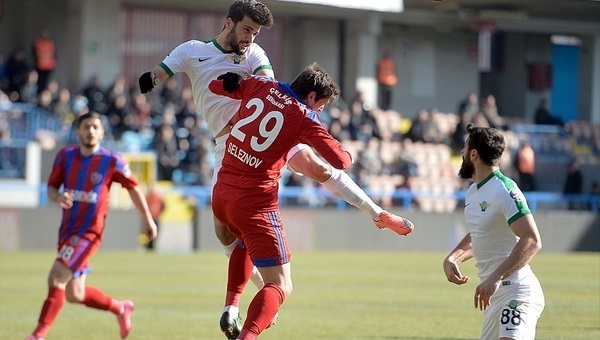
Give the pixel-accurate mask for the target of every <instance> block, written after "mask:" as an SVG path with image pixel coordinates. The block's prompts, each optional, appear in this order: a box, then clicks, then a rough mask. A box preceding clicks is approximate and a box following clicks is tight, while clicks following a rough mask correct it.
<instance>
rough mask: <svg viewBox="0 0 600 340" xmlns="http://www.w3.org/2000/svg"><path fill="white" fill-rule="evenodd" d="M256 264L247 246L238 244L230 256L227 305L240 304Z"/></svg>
mask: <svg viewBox="0 0 600 340" xmlns="http://www.w3.org/2000/svg"><path fill="white" fill-rule="evenodd" d="M253 267H254V264H253V263H252V261H250V257H249V256H248V252H247V251H246V247H244V246H242V245H238V246H237V247H235V249H234V250H233V252H232V253H231V257H230V258H229V268H228V271H227V294H226V296H225V306H239V301H240V296H241V295H242V292H243V291H244V288H245V287H246V283H248V280H249V279H250V275H251V273H252V268H253Z"/></svg>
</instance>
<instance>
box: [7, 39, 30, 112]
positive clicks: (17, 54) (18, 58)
mask: <svg viewBox="0 0 600 340" xmlns="http://www.w3.org/2000/svg"><path fill="white" fill-rule="evenodd" d="M5 68H6V78H7V79H8V85H7V88H6V94H7V95H8V96H9V98H10V100H12V101H13V102H16V101H21V100H20V96H21V89H22V88H23V86H24V85H25V83H26V82H27V76H28V74H29V71H30V70H31V65H29V62H28V61H27V54H26V53H25V50H24V49H23V48H20V47H18V48H16V49H15V50H14V51H13V52H12V53H11V55H10V56H9V57H8V59H7V60H6V64H5ZM36 82H37V80H36Z"/></svg>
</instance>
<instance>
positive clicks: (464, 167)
mask: <svg viewBox="0 0 600 340" xmlns="http://www.w3.org/2000/svg"><path fill="white" fill-rule="evenodd" d="M474 173H475V166H474V165H473V163H472V162H470V161H468V160H466V159H465V157H464V156H463V161H462V164H461V165H460V169H459V170H458V176H460V178H462V179H471V178H473V174H474Z"/></svg>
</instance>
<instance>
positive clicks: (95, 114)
mask: <svg viewBox="0 0 600 340" xmlns="http://www.w3.org/2000/svg"><path fill="white" fill-rule="evenodd" d="M92 118H98V119H100V121H101V122H102V115H101V114H99V113H98V112H96V111H90V112H87V113H85V114H82V115H81V116H79V117H77V119H76V120H75V127H76V128H79V126H80V125H81V123H82V122H83V121H84V120H87V119H92ZM102 123H103V125H104V122H102Z"/></svg>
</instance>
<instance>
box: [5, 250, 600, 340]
mask: <svg viewBox="0 0 600 340" xmlns="http://www.w3.org/2000/svg"><path fill="white" fill-rule="evenodd" d="M293 255H294V256H293V259H292V276H293V280H294V292H293V293H292V295H291V296H290V297H289V298H288V300H287V301H286V302H285V304H284V305H283V307H282V309H281V311H280V313H279V322H278V324H277V325H276V326H274V327H273V328H271V329H268V330H266V331H265V332H264V333H263V335H262V336H261V339H264V340H275V339H286V340H296V339H298V340H300V339H302V340H320V339H336V340H337V339H340V340H341V339H361V340H408V339H417V340H425V339H430V340H441V339H444V340H463V339H465V340H466V339H477V338H478V336H479V327H480V321H481V312H479V311H478V310H476V309H475V308H473V294H474V290H475V287H476V285H477V282H478V279H477V277H476V273H475V268H474V266H473V262H472V261H471V262H467V263H465V264H463V266H462V270H463V272H465V273H466V274H467V275H469V276H471V282H469V283H468V284H466V285H464V286H455V285H453V284H450V283H448V282H447V281H446V279H445V276H444V274H443V271H442V265H441V264H442V260H443V258H444V256H445V254H442V253H437V254H432V253H389V252H380V253H378V252H307V253H303V252H295V253H294V254H293ZM52 261H53V253H51V252H14V253H13V252H4V253H0V340H9V339H11V340H12V339H24V338H25V337H26V336H27V335H28V334H29V332H31V331H32V329H33V328H34V326H35V324H36V323H37V318H38V314H39V311H40V308H41V305H42V303H43V300H44V299H45V296H46V291H47V288H46V276H47V273H48V270H49V269H50V265H51V263H52ZM532 265H533V270H534V271H535V272H536V274H537V275H538V277H539V278H540V280H541V283H542V286H543V288H544V293H545V295H546V308H545V310H544V313H543V314H542V317H541V319H540V321H539V323H538V328H537V337H536V339H541V340H550V339H553V340H555V339H568V340H578V339H581V340H584V339H585V340H589V339H600V254H598V253H574V254H550V253H548V254H545V253H540V254H538V255H537V256H536V258H535V260H534V262H533V264H532ZM91 267H92V273H91V274H90V275H89V276H88V284H90V285H94V286H97V287H99V288H101V289H102V290H104V291H105V292H106V293H108V294H110V295H112V296H114V297H115V298H131V299H133V300H134V301H135V303H136V309H135V312H134V316H133V330H132V332H131V335H130V336H129V338H128V339H131V340H136V339H140V340H141V339H145V340H147V339H157V340H158V339H160V340H187V339H200V340H212V339H216V340H223V339H225V337H224V336H223V335H222V333H221V332H220V330H219V327H218V320H219V317H220V314H221V308H222V304H223V300H224V294H225V282H226V267H227V259H226V258H225V256H224V255H223V254H221V253H217V252H214V253H213V252H209V253H195V254H189V255H180V254H148V253H137V252H103V251H100V252H99V253H98V254H97V255H96V256H95V257H94V258H93V260H92V263H91ZM255 292H256V288H255V287H254V286H252V284H251V283H250V284H249V286H248V288H247V289H246V292H245V293H244V296H243V299H242V306H241V307H242V312H243V315H245V309H246V308H247V306H248V303H249V302H250V299H251V298H252V295H254V293H255ZM53 339H60V340H69V339H86V340H95V339H98V340H107V339H119V334H118V326H117V322H116V319H115V317H114V316H113V315H111V314H109V313H105V312H100V311H96V310H92V309H89V308H85V307H83V306H81V305H71V304H68V303H65V307H64V308H63V310H62V312H61V314H60V315H59V317H58V319H57V321H56V323H55V324H54V326H53V328H52V329H51V331H50V333H49V334H48V338H47V340H53Z"/></svg>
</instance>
